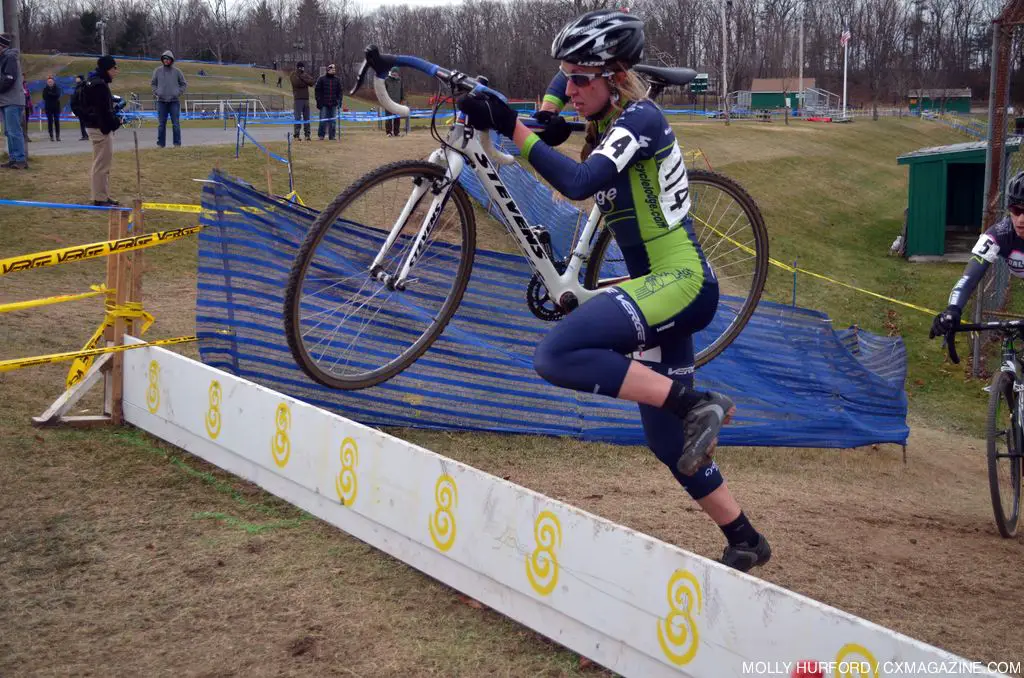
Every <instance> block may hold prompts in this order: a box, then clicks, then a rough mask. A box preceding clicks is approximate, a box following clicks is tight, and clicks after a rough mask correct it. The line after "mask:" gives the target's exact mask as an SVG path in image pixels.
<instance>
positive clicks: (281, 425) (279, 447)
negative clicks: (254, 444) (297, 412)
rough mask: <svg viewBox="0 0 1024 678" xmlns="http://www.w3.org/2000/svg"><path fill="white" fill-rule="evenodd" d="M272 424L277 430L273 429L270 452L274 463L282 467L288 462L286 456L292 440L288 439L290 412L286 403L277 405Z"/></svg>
mask: <svg viewBox="0 0 1024 678" xmlns="http://www.w3.org/2000/svg"><path fill="white" fill-rule="evenodd" d="M274 424H275V425H276V426H277V430H276V431H274V438H273V439H272V440H271V441H270V452H271V454H273V455H274V463H275V464H277V465H278V466H280V467H281V468H284V467H285V465H286V464H287V463H288V457H290V456H291V454H292V442H291V441H290V440H288V428H289V427H290V426H291V425H292V413H291V410H289V409H288V405H287V404H286V403H281V404H280V405H278V406H277V414H276V415H275V416H274Z"/></svg>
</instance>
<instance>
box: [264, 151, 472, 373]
mask: <svg viewBox="0 0 1024 678" xmlns="http://www.w3.org/2000/svg"><path fill="white" fill-rule="evenodd" d="M403 176H407V177H410V178H414V177H427V178H428V179H432V180H442V179H444V177H445V169H444V168H443V167H441V166H439V165H435V164H433V163H429V162H426V161H422V160H403V161H399V162H395V163H391V164H388V165H384V166H383V167H379V168H378V169H376V170H374V171H372V172H369V173H368V174H366V175H364V176H362V177H361V178H360V179H358V180H357V181H356V182H355V183H353V184H352V185H351V186H349V187H348V188H347V189H345V190H344V191H343V192H342V193H341V194H340V195H338V197H336V198H335V199H334V200H333V201H332V202H331V203H330V204H329V205H328V206H327V207H326V208H324V210H323V212H321V213H320V215H319V216H318V217H317V219H316V221H314V222H313V225H312V226H311V227H310V229H309V231H308V232H307V234H306V238H305V240H304V241H303V243H302V246H301V247H300V248H299V252H298V254H297V255H296V257H295V260H294V261H293V263H292V268H291V271H290V272H289V276H288V285H287V287H286V289H285V304H284V327H285V335H286V337H287V339H288V347H289V349H290V350H291V353H292V356H293V357H294V358H295V361H296V363H297V364H298V366H299V367H300V368H301V369H302V370H303V371H304V372H305V373H306V374H307V375H309V377H310V378H311V379H313V380H314V381H316V382H317V383H320V384H323V385H324V386H329V387H331V388H335V389H340V390H359V389H364V388H369V387H371V386H377V385H379V384H382V383H384V382H385V381H387V380H389V379H391V378H393V377H394V376H395V375H397V374H399V373H400V372H402V371H403V370H405V369H406V368H408V367H409V365H411V364H412V363H414V362H415V361H416V360H417V359H418V358H419V357H420V356H421V355H423V353H424V352H426V351H427V349H429V348H430V346H431V345H432V344H433V343H434V341H436V339H437V338H438V336H440V334H441V333H442V332H443V331H444V329H445V327H447V325H448V322H449V321H450V320H451V318H452V316H453V315H454V314H455V311H456V310H457V309H458V306H459V304H460V303H461V301H462V297H463V295H464V294H465V291H466V286H467V284H468V283H469V278H470V275H471V273H472V269H473V257H474V254H475V251H476V219H475V217H474V214H473V207H472V204H471V203H470V201H469V196H468V195H467V194H466V191H465V189H464V188H463V187H462V186H461V185H460V184H459V183H457V182H456V183H455V184H454V185H453V186H452V187H451V190H450V191H449V193H448V198H447V199H446V203H445V205H444V206H443V207H442V210H441V211H442V212H443V211H444V210H445V209H446V207H447V205H448V204H449V203H451V202H453V201H454V204H455V207H456V210H457V213H458V215H459V219H460V232H461V235H462V252H461V254H460V255H459V263H458V273H457V274H456V276H455V282H454V284H453V285H452V288H451V291H450V292H449V293H448V295H447V297H446V298H445V300H444V302H443V304H442V306H441V308H440V311H439V312H438V314H437V316H436V317H435V319H434V320H433V322H432V323H431V324H430V325H429V327H428V328H427V330H426V331H425V332H424V333H423V334H422V335H421V336H420V337H419V338H418V339H417V340H416V341H415V342H413V343H412V344H411V345H410V346H409V348H407V349H406V350H405V351H403V352H402V353H400V354H399V355H398V356H397V357H395V358H394V359H393V360H390V361H388V362H387V363H385V364H384V365H381V366H379V367H377V368H376V369H374V370H371V371H369V372H366V373H360V374H357V375H354V376H352V377H346V376H339V375H335V374H331V373H329V372H327V371H325V370H323V369H321V368H320V367H319V366H318V364H317V361H316V360H314V359H313V357H312V356H311V355H310V354H309V352H308V350H307V348H306V345H305V343H304V341H303V336H302V334H301V318H300V314H301V313H300V312H301V306H300V302H301V298H302V288H303V281H304V280H305V278H306V274H307V272H308V271H309V268H310V265H311V264H312V262H313V260H314V258H315V255H316V251H317V246H318V245H319V244H320V243H321V242H322V241H323V239H324V237H325V236H326V234H327V233H328V232H329V231H330V230H331V228H332V226H333V225H334V224H335V222H336V221H337V219H338V218H339V217H340V216H341V215H342V214H343V213H344V212H345V209H346V208H347V207H348V206H350V205H352V204H353V203H355V202H356V201H357V200H358V199H359V198H360V197H361V196H363V195H364V194H365V193H368V192H369V191H370V190H372V189H373V188H374V187H375V186H378V185H379V184H382V183H383V182H385V181H388V180H391V179H400V178H402V177H403ZM428 195H429V191H428V192H427V194H425V196H424V197H426V196H428ZM422 199H423V198H422V197H421V198H420V200H421V201H422ZM414 270H415V265H414ZM369 278H370V276H369V273H368V272H367V279H369Z"/></svg>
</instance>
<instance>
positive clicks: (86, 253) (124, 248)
mask: <svg viewBox="0 0 1024 678" xmlns="http://www.w3.org/2000/svg"><path fill="white" fill-rule="evenodd" d="M202 229H203V227H202V226H199V225H196V226H185V227H184V228H175V229H172V230H169V231H158V232H156V233H141V234H139V235H133V236H131V237H128V238H121V239H119V240H107V241H104V242H96V243H91V244H89V245H76V246H74V247H64V248H61V249H59V250H50V251H48V252H36V253H34V254H25V255H22V256H18V257H11V258H9V259H0V275H7V274H8V273H14V272H15V271H27V270H30V269H33V268H42V267H44V266H56V265H57V264H66V263H70V262H72V261H85V260H86V259H96V258H98V257H105V256H108V255H111V254H117V253H119V252H128V251H130V250H140V249H144V248H146V247H153V246H154V245H162V244H164V243H168V242H173V241H175V240H179V239H181V238H185V237H187V236H190V235H195V234H196V233H198V232H199V231H201V230H202Z"/></svg>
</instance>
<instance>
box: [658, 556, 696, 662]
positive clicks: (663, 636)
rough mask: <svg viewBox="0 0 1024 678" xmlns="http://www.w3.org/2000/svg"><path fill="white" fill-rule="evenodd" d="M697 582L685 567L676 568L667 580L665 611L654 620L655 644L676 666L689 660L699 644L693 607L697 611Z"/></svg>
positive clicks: (691, 659) (694, 654)
mask: <svg viewBox="0 0 1024 678" xmlns="http://www.w3.org/2000/svg"><path fill="white" fill-rule="evenodd" d="M701 605H702V601H701V593H700V583H699V582H698V581H697V578H696V577H695V576H693V575H692V574H691V573H689V572H687V571H686V570H676V571H675V572H674V573H673V574H672V577H671V578H670V579H669V580H668V607H669V613H668V615H667V616H666V617H665V618H664V619H660V620H658V644H659V645H661V651H662V652H664V653H665V656H666V657H668V659H669V661H671V662H672V663H673V664H676V665H678V666H682V665H683V664H688V663H689V662H691V661H693V658H694V656H696V654H697V648H698V647H699V644H700V635H699V634H698V632H697V622H696V620H695V619H694V618H693V613H694V607H695V606H696V608H697V613H698V614H700V610H701Z"/></svg>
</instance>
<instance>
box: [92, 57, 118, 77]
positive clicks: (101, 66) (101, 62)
mask: <svg viewBox="0 0 1024 678" xmlns="http://www.w3.org/2000/svg"><path fill="white" fill-rule="evenodd" d="M114 66H117V62H116V61H114V57H112V56H110V55H109V54H104V55H103V56H101V57H100V58H99V59H97V60H96V70H98V71H99V72H100V73H106V72H107V71H109V70H110V69H111V68H113V67H114Z"/></svg>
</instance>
